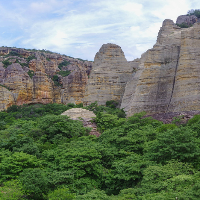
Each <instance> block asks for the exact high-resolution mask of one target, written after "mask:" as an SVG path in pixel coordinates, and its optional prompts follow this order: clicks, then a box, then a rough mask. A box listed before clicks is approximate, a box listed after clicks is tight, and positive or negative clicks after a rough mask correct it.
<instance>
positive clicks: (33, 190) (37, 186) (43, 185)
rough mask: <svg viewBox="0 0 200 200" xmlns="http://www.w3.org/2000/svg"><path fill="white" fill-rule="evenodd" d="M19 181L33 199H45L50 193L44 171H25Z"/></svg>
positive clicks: (35, 169) (34, 169)
mask: <svg viewBox="0 0 200 200" xmlns="http://www.w3.org/2000/svg"><path fill="white" fill-rule="evenodd" d="M19 180H20V182H21V183H22V186H23V189H24V190H25V192H26V194H27V195H28V196H30V197H31V198H32V199H35V200H39V199H44V197H45V195H46V194H47V193H48V179H47V176H46V174H45V173H44V172H43V170H41V169H39V168H29V169H25V170H24V171H23V172H22V173H20V176H19Z"/></svg>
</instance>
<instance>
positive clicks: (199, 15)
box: [187, 9, 200, 18]
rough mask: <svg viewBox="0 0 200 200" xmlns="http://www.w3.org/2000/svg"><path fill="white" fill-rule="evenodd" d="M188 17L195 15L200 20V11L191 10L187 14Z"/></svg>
mask: <svg viewBox="0 0 200 200" xmlns="http://www.w3.org/2000/svg"><path fill="white" fill-rule="evenodd" d="M187 15H195V16H196V17H198V18H200V9H195V10H194V9H191V10H189V11H188V12H187Z"/></svg>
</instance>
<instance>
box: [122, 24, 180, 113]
mask: <svg viewBox="0 0 200 200" xmlns="http://www.w3.org/2000/svg"><path fill="white" fill-rule="evenodd" d="M180 38H181V29H180V28H178V27H177V26H176V25H175V24H174V23H173V21H172V20H165V21H164V22H163V26H162V27H161V29H160V31H159V34H158V38H157V43H156V45H154V48H153V49H150V50H148V51H147V52H146V53H144V54H143V55H142V57H141V59H140V62H139V67H138V70H137V72H136V74H135V75H133V77H132V79H131V80H130V81H129V82H128V83H127V85H126V89H125V93H124V97H123V100H122V104H121V108H124V109H125V111H127V115H128V116H130V115H132V114H134V113H137V112H142V111H146V112H147V113H148V114H150V113H151V114H152V113H157V112H165V111H166V109H167V108H168V106H169V102H170V98H171V94H172V88H173V83H174V76H175V69H176V67H177V61H178V57H179V51H180Z"/></svg>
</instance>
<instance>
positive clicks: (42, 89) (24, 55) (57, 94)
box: [0, 47, 92, 108]
mask: <svg viewBox="0 0 200 200" xmlns="http://www.w3.org/2000/svg"><path fill="white" fill-rule="evenodd" d="M0 54H1V57H0V61H2V62H3V61H4V63H6V64H5V65H4V64H3V63H2V62H0V84H2V85H3V86H5V87H7V88H9V89H10V93H11V94H12V96H13V98H14V100H13V101H9V103H8V105H12V104H17V105H22V104H29V103H43V104H46V103H53V102H55V103H65V104H67V103H70V102H73V103H82V102H83V101H82V99H83V97H84V93H85V86H86V84H87V81H88V75H89V74H90V71H91V68H92V63H91V62H89V61H83V60H79V59H75V58H71V57H68V56H64V55H60V54H56V53H49V52H47V53H46V52H44V51H42V52H41V51H35V50H33V51H32V50H25V49H17V48H10V47H0ZM60 64H61V65H60ZM68 65H69V66H70V67H68ZM66 70H68V71H70V72H71V74H70V75H69V76H66V77H65V71H66ZM59 72H62V73H61V75H60V74H58V73H59ZM54 76H55V77H56V78H55V77H54ZM55 81H57V82H55ZM1 94H2V95H6V93H5V92H4V93H1ZM4 99H8V98H7V96H5V97H4V96H2V98H1V100H0V104H1V105H2V106H1V107H2V108H7V106H3V105H4V104H5V100H4ZM1 101H2V102H1Z"/></svg>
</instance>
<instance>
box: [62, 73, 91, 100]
mask: <svg viewBox="0 0 200 200" xmlns="http://www.w3.org/2000/svg"><path fill="white" fill-rule="evenodd" d="M87 82H88V75H87V73H86V71H84V70H82V71H74V72H72V73H71V74H70V75H69V76H67V77H64V78H63V87H64V88H65V89H64V92H63V95H62V99H63V102H64V103H75V104H79V103H83V98H84V96H85V89H86V85H87Z"/></svg>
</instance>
